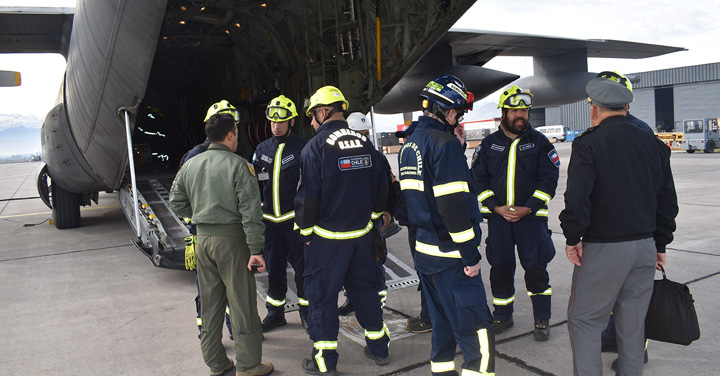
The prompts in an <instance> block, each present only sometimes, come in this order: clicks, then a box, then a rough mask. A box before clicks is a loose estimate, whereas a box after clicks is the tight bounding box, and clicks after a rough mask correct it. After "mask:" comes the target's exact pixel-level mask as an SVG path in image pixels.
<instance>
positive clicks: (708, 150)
mask: <svg viewBox="0 0 720 376" xmlns="http://www.w3.org/2000/svg"><path fill="white" fill-rule="evenodd" d="M703 152H704V153H714V152H715V142H713V141H708V143H707V145H705V150H703Z"/></svg>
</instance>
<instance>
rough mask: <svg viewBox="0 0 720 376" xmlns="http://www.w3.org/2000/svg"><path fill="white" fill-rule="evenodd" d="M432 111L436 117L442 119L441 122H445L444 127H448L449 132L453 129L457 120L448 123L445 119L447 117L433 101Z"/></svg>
mask: <svg viewBox="0 0 720 376" xmlns="http://www.w3.org/2000/svg"><path fill="white" fill-rule="evenodd" d="M432 113H433V114H434V115H435V116H437V117H438V119H439V120H440V121H442V123H443V124H445V126H446V127H448V130H449V131H450V133H452V132H453V131H454V130H455V127H457V122H456V123H455V124H450V122H449V121H447V117H446V116H445V114H444V113H443V111H442V110H441V109H440V107H439V106H438V105H437V104H435V103H433V108H432Z"/></svg>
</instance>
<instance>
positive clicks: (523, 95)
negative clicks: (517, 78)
mask: <svg viewBox="0 0 720 376" xmlns="http://www.w3.org/2000/svg"><path fill="white" fill-rule="evenodd" d="M532 98H533V95H532V93H531V92H530V90H525V89H521V88H519V87H518V86H517V85H513V86H512V87H511V88H509V89H507V90H505V91H504V92H503V93H502V94H500V101H499V102H498V106H497V108H501V107H502V108H530V107H532Z"/></svg>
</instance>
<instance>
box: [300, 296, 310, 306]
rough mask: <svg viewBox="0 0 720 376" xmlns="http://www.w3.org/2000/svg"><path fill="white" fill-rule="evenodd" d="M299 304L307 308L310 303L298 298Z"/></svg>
mask: <svg viewBox="0 0 720 376" xmlns="http://www.w3.org/2000/svg"><path fill="white" fill-rule="evenodd" d="M298 304H300V305H301V306H306V305H308V301H307V299H303V298H300V297H298Z"/></svg>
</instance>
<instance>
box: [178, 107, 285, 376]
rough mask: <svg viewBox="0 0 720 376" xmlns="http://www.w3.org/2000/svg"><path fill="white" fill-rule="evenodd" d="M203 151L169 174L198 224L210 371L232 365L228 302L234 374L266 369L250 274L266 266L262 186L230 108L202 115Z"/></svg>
mask: <svg viewBox="0 0 720 376" xmlns="http://www.w3.org/2000/svg"><path fill="white" fill-rule="evenodd" d="M205 133H206V135H207V137H208V139H209V140H210V142H211V144H210V146H209V147H208V150H207V152H205V153H202V154H200V155H198V156H196V157H195V158H192V159H191V160H189V161H188V162H187V163H185V164H184V165H183V166H182V168H181V169H180V171H179V172H178V174H177V176H176V177H175V181H174V182H173V185H172V189H171V191H170V206H171V208H172V210H173V211H174V212H175V213H176V214H177V215H178V216H181V217H190V218H192V223H193V224H194V225H196V226H197V250H196V251H197V272H198V281H199V285H200V298H201V299H202V302H203V304H202V308H201V310H202V312H201V316H202V318H203V329H202V333H201V339H200V347H201V349H202V354H203V358H204V359H205V363H206V364H207V365H208V367H210V374H211V375H224V374H226V373H228V372H230V371H232V370H233V369H234V368H235V365H234V363H233V361H232V360H230V359H229V358H228V357H227V353H226V352H225V348H224V347H223V344H222V325H223V315H224V313H225V305H226V304H229V306H230V322H231V324H232V329H233V337H234V338H235V353H236V354H237V375H239V376H250V375H267V374H270V373H271V372H272V371H273V369H274V366H273V364H272V363H269V362H267V363H261V359H262V327H261V323H260V316H259V315H258V312H257V292H256V288H255V276H254V274H253V273H252V272H251V271H254V270H256V271H258V272H264V271H265V260H264V259H263V256H262V254H260V252H261V249H262V246H263V243H264V240H265V238H264V230H265V227H264V225H263V221H262V211H261V210H260V192H259V190H258V186H257V179H256V178H255V172H254V170H253V167H252V165H251V164H249V163H248V162H247V161H246V160H245V159H243V158H242V157H240V156H238V155H236V154H234V152H235V150H236V149H237V145H238V143H237V140H238V130H237V126H236V125H235V120H234V118H233V117H232V116H230V115H227V114H217V115H213V116H212V117H210V119H208V121H207V122H206V123H205Z"/></svg>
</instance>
